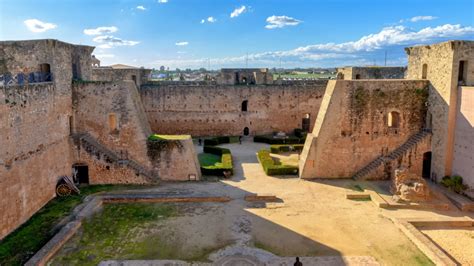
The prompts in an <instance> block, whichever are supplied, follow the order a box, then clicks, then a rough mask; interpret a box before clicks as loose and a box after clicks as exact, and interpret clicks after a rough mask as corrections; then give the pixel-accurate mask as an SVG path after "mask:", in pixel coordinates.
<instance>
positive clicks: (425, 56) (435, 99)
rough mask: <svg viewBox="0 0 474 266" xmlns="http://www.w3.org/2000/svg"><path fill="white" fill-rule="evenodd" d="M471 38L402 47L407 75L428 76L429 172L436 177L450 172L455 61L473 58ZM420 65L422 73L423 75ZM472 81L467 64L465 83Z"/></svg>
mask: <svg viewBox="0 0 474 266" xmlns="http://www.w3.org/2000/svg"><path fill="white" fill-rule="evenodd" d="M473 51H474V42H469V41H449V42H443V43H439V44H434V45H429V46H416V47H410V48H407V49H406V52H407V54H408V71H407V78H408V79H421V78H426V79H428V80H429V81H430V82H431V84H432V86H431V87H430V96H429V98H428V102H429V103H428V105H429V108H428V117H429V119H428V120H429V121H431V122H429V123H428V124H429V125H428V126H429V127H431V128H432V130H433V142H432V152H433V155H432V163H431V172H432V175H434V177H435V178H436V179H437V180H438V181H439V180H441V178H442V177H443V176H445V175H451V174H452V163H453V154H454V135H455V129H456V112H457V111H456V110H457V105H458V103H457V99H458V81H457V77H458V71H459V61H460V60H467V61H468V62H469V63H471V65H472V62H473V61H474V52H473ZM424 65H425V66H426V71H425V72H426V75H425V77H424V73H423V72H424V71H423V68H424ZM473 83H474V68H473V67H472V66H470V67H469V66H468V78H467V85H470V84H473Z"/></svg>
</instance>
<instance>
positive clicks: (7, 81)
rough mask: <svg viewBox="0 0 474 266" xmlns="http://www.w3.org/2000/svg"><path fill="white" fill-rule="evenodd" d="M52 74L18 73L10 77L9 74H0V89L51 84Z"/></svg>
mask: <svg viewBox="0 0 474 266" xmlns="http://www.w3.org/2000/svg"><path fill="white" fill-rule="evenodd" d="M52 81H53V74H52V73H50V72H30V73H22V72H21V73H18V74H15V75H12V74H10V73H5V74H0V87H6V86H15V85H20V86H21V85H27V84H34V83H42V82H52Z"/></svg>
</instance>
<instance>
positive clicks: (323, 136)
mask: <svg viewBox="0 0 474 266" xmlns="http://www.w3.org/2000/svg"><path fill="white" fill-rule="evenodd" d="M428 87H429V83H428V82H427V81H423V80H412V81H408V80H406V81H404V80H393V81H390V80H371V81H368V80H361V81H355V80H354V81H345V80H335V81H329V84H328V87H327V89H326V94H325V95H324V99H323V102H322V104H321V108H320V110H319V114H318V118H317V120H316V123H315V126H314V129H313V132H312V133H311V134H308V138H307V139H306V143H305V147H304V150H303V153H302V156H301V160H300V176H301V177H302V178H344V177H345V178H347V177H351V176H353V175H354V174H355V172H357V171H358V170H360V169H361V168H362V167H364V166H366V165H367V164H368V163H370V162H371V161H373V160H374V159H376V158H377V157H379V156H381V155H386V154H388V153H390V152H392V151H393V150H395V149H396V148H398V147H399V146H400V145H402V144H403V143H405V142H406V141H407V140H408V138H409V137H411V136H412V135H414V134H416V133H418V132H420V131H421V130H422V128H423V127H424V123H425V114H426V106H425V102H426V98H427V90H428ZM390 112H397V113H398V114H399V118H400V119H399V123H398V124H399V125H398V126H397V127H389V125H388V116H389V113H390ZM427 150H429V147H428V146H426V145H425V146H423V145H421V147H420V145H419V146H418V147H415V151H413V152H414V153H415V154H416V156H411V155H410V156H409V157H406V158H405V157H403V158H400V159H399V162H398V164H399V165H396V166H400V164H401V163H402V162H403V160H405V161H407V163H408V165H405V166H407V167H410V166H411V165H417V167H418V168H420V167H421V163H422V155H423V153H424V152H425V151H427ZM420 160H421V161H420ZM418 168H417V169H416V171H417V172H418V171H419V172H420V174H421V170H420V169H418ZM387 175H388V177H389V176H390V171H389V170H388V169H384V168H381V169H377V171H374V172H373V173H371V174H370V175H369V178H383V177H387Z"/></svg>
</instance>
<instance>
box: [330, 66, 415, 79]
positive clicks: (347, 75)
mask: <svg viewBox="0 0 474 266" xmlns="http://www.w3.org/2000/svg"><path fill="white" fill-rule="evenodd" d="M405 71H406V67H379V66H376V67H340V68H338V69H337V77H338V79H345V80H353V79H403V78H404V77H405Z"/></svg>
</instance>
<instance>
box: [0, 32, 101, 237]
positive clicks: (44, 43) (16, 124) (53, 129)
mask: <svg viewBox="0 0 474 266" xmlns="http://www.w3.org/2000/svg"><path fill="white" fill-rule="evenodd" d="M0 46H1V47H0V53H1V54H0V56H1V58H2V60H0V70H1V74H2V83H3V86H1V87H0V147H1V148H0V195H1V198H2V200H0V214H1V215H0V224H1V226H0V239H1V238H2V237H3V236H5V235H6V234H8V233H9V232H10V231H12V230H13V229H14V228H16V227H17V226H18V225H20V224H22V223H23V222H25V221H26V220H28V218H29V217H30V216H31V215H33V214H34V213H35V212H36V211H38V209H40V208H41V207H42V206H43V205H44V204H46V203H47V202H48V201H49V200H50V199H51V198H53V197H54V196H55V185H56V182H57V181H58V178H59V176H61V175H70V173H71V165H72V163H73V156H72V145H71V141H70V138H69V135H70V118H71V117H72V97H71V95H72V92H71V79H72V76H73V71H72V66H73V65H76V70H77V71H80V70H81V68H82V67H84V68H82V72H81V73H82V74H83V75H85V77H87V76H88V75H90V72H89V71H88V69H89V67H87V68H86V66H89V62H88V58H89V57H90V56H88V55H90V53H91V52H92V49H93V47H89V46H75V45H71V44H67V43H64V42H60V41H56V40H38V41H24V42H1V43H0ZM84 55H85V56H84ZM76 74H79V73H77V72H76ZM8 84H9V85H8Z"/></svg>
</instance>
